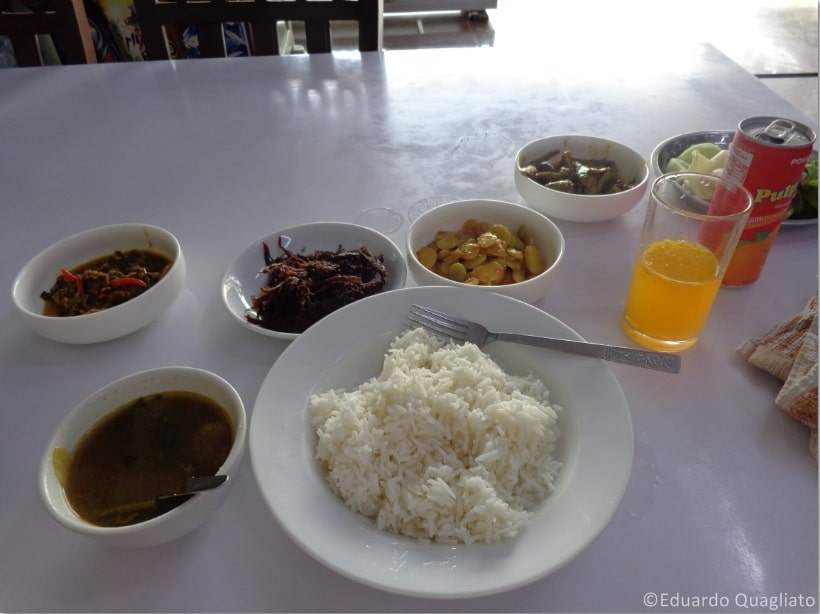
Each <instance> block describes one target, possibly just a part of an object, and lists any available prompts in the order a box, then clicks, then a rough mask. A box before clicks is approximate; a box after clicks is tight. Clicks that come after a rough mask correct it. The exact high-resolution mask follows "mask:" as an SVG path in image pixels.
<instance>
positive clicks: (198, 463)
mask: <svg viewBox="0 0 820 614" xmlns="http://www.w3.org/2000/svg"><path fill="white" fill-rule="evenodd" d="M233 439H234V429H233V425H232V421H231V419H230V417H229V416H228V414H227V413H226V411H225V410H224V409H223V408H222V407H221V406H219V405H218V404H217V403H215V402H214V401H212V400H211V399H209V398H207V397H205V396H202V395H199V394H196V393H193V392H182V391H173V392H162V393H159V394H153V395H147V396H144V397H140V398H138V399H136V400H135V401H132V402H130V403H128V404H126V405H124V406H123V407H121V408H119V409H118V410H116V411H115V412H113V413H112V414H110V415H109V416H106V417H104V418H103V419H101V420H100V421H99V422H98V423H97V424H95V425H94V427H93V428H92V429H91V430H90V431H89V432H88V433H86V434H85V435H84V436H83V437H82V439H81V440H80V441H79V443H78V444H77V446H76V448H75V449H74V451H73V452H72V453H71V455H70V460H69V462H68V467H67V470H66V471H65V483H64V485H63V486H64V488H65V491H66V495H67V497H68V501H69V503H70V504H71V506H72V507H73V508H74V510H75V511H76V512H77V514H79V516H80V517H81V518H83V519H84V520H86V521H88V522H90V523H92V524H95V525H98V526H122V525H128V524H135V523H137V522H142V521H144V520H148V519H149V518H153V517H155V516H159V515H160V514H163V513H165V512H167V511H168V510H170V509H172V508H173V507H176V506H177V505H179V504H180V503H182V502H184V501H185V500H186V499H185V498H180V499H175V500H173V501H170V502H165V503H161V504H157V505H156V506H150V507H149V508H148V509H141V510H133V509H130V507H129V505H130V504H133V503H134V502H137V501H141V500H151V499H154V498H155V497H157V496H160V495H167V494H172V493H175V492H179V491H180V489H181V488H182V487H183V485H184V482H185V478H186V477H188V476H205V475H215V474H216V473H217V471H218V470H219V468H220V467H221V466H222V463H223V462H224V461H225V459H226V458H227V456H228V453H229V452H230V449H231V446H232V445H233ZM57 452H58V451H57V450H55V453H54V455H53V456H54V462H55V466H56V464H57V463H58V462H59V456H60V455H59V454H58V453H57Z"/></svg>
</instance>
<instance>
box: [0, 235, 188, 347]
mask: <svg viewBox="0 0 820 614" xmlns="http://www.w3.org/2000/svg"><path fill="white" fill-rule="evenodd" d="M185 275H186V266H185V259H184V257H183V255H182V249H181V247H180V244H179V241H178V240H177V238H176V237H175V236H174V235H173V234H171V233H170V232H169V231H167V230H165V229H164V228H160V227H158V226H152V225H149V224H115V225H111V226H103V227H100V228H95V229H92V230H87V231H85V232H81V233H79V234H75V235H72V236H70V237H67V238H65V239H63V240H61V241H59V242H57V243H55V244H53V245H51V246H50V247H48V248H47V249H45V250H43V251H42V252H40V253H39V254H37V255H36V256H35V257H34V258H32V259H31V260H30V261H29V262H28V263H27V264H26V265H25V266H24V267H23V268H22V269H21V270H20V272H19V273H18V274H17V277H16V278H15V280H14V283H13V286H12V298H13V301H14V304H15V306H16V307H17V310H18V311H19V313H20V314H21V315H22V317H23V319H24V320H25V321H26V323H27V324H28V325H29V326H30V327H31V328H32V330H34V331H35V332H37V333H38V334H40V335H41V336H43V337H46V338H47V339H51V340H53V341H59V342H63V343H98V342H101V341H109V340H111V339H116V338H118V337H122V336H124V335H128V334H130V333H133V332H135V331H137V330H139V329H141V328H143V327H145V326H147V325H149V324H151V323H152V322H154V321H155V320H157V319H158V318H159V317H160V316H161V315H162V314H163V312H165V310H167V309H168V307H170V306H171V304H172V303H173V302H174V300H176V298H177V296H179V293H180V291H181V290H182V287H183V286H184V284H185Z"/></svg>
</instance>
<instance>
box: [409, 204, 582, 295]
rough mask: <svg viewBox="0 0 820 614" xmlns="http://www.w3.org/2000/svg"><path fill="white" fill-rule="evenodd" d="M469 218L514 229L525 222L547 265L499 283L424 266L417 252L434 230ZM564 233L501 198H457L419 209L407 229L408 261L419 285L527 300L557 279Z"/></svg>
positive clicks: (454, 227) (453, 226)
mask: <svg viewBox="0 0 820 614" xmlns="http://www.w3.org/2000/svg"><path fill="white" fill-rule="evenodd" d="M469 218H473V219H475V220H478V221H480V222H489V223H491V224H503V225H505V226H506V227H507V228H509V229H510V230H512V231H513V232H516V231H517V229H518V227H519V226H521V225H524V226H525V227H526V228H527V231H528V232H529V233H530V234H531V235H532V236H533V237H534V239H535V245H536V247H538V249H539V251H540V252H541V254H542V255H543V256H544V259H545V261H546V263H547V269H546V270H545V271H544V272H543V273H541V274H540V275H536V276H535V277H532V278H530V279H527V280H525V281H521V282H518V283H511V284H505V285H498V286H473V285H469V284H465V283H461V282H457V281H453V280H452V279H448V278H447V277H444V276H443V275H439V274H438V273H435V272H433V271H431V270H430V269H428V268H427V267H425V266H424V265H423V264H422V263H421V261H420V260H419V258H418V256H417V252H418V251H419V250H420V249H421V248H422V247H424V246H425V245H427V244H429V243H430V242H431V241H432V240H433V239H434V238H435V236H436V232H438V231H441V230H445V231H449V230H452V231H455V230H458V229H459V228H461V226H462V224H464V222H465V221H467V220H468V219H469ZM565 247H566V244H565V241H564V236H563V235H562V234H561V231H560V230H559V228H558V226H556V225H555V223H554V222H553V221H552V220H550V219H548V218H547V217H545V216H544V215H542V214H540V213H538V212H537V211H535V210H533V209H531V208H529V207H525V206H524V205H517V204H515V203H508V202H504V201H500V200H458V201H453V202H450V203H444V204H441V205H438V206H436V207H433V208H432V209H429V210H428V211H425V212H424V213H422V214H421V215H420V216H419V217H418V218H416V220H415V221H414V222H413V223H412V224H411V225H410V230H409V231H408V233H407V263H408V266H409V268H410V274H411V275H412V276H413V279H414V280H415V281H416V283H417V284H418V285H420V286H454V287H460V288H467V289H470V290H473V291H475V292H484V293H487V292H494V293H497V294H503V295H505V296H509V297H512V298H515V299H518V300H521V301H524V302H527V303H534V302H535V301H537V300H538V299H540V298H541V297H542V296H544V295H545V294H546V293H547V292H548V291H549V290H550V289H551V288H552V287H553V286H554V285H555V283H556V281H558V275H559V272H560V270H561V266H562V264H563V259H564V251H565Z"/></svg>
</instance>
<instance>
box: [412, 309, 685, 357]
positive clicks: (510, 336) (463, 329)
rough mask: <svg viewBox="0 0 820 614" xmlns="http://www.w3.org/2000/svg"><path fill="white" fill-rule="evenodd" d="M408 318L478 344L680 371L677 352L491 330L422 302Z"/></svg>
mask: <svg viewBox="0 0 820 614" xmlns="http://www.w3.org/2000/svg"><path fill="white" fill-rule="evenodd" d="M407 319H408V320H409V321H410V322H412V323H413V324H416V325H419V326H423V327H424V328H426V329H428V330H429V331H431V332H432V333H433V334H435V335H437V336H438V337H440V338H444V339H447V340H453V341H466V342H469V343H474V344H475V345H477V346H478V347H483V346H485V345H487V344H488V343H492V342H493V341H512V342H514V343H525V344H527V345H534V346H538V347H542V348H547V349H551V350H559V351H561V352H571V353H573V354H583V355H584V356H592V357H594V358H602V359H603V360H609V361H612V362H619V363H623V364H625V365H632V366H635V367H643V368H645V369H654V370H656V371H663V372H664V373H679V372H680V364H681V361H680V356H677V355H675V354H665V353H662V352H651V351H648V350H636V349H632V348H626V347H619V346H615V345H603V344H600V343H587V342H585V341H571V340H569V339H556V338H553V337H538V336H535V335H519V334H516V333H501V332H493V331H489V330H487V329H486V328H484V326H482V325H481V324H479V323H477V322H470V321H468V320H462V319H460V318H457V317H456V316H453V315H450V314H449V313H444V312H443V311H438V310H437V309H431V308H429V307H423V306H422V305H413V306H412V307H411V308H410V315H408V316H407Z"/></svg>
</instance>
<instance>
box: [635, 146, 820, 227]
mask: <svg viewBox="0 0 820 614" xmlns="http://www.w3.org/2000/svg"><path fill="white" fill-rule="evenodd" d="M734 136H735V131H734V130H701V131H698V132H687V133H685V134H678V135H676V136H673V137H670V138H668V139H666V140H665V141H663V142H662V143H660V144H659V145H658V146H657V147H655V149H654V150H653V151H652V156H651V159H650V164H651V166H652V171H653V172H654V173H655V176H659V175H663V174H664V173H674V172H680V171H695V172H701V173H711V174H713V175H718V176H719V175H721V174H722V173H723V166H724V164H726V159H727V158H728V157H729V146H730V145H731V144H732V140H733V139H734ZM817 186H818V183H817V151H814V152H812V154H811V157H810V159H809V161H808V163H807V164H806V168H805V170H804V171H803V176H802V177H801V179H800V183H799V184H798V186H797V195H796V196H795V197H794V200H793V201H792V203H791V206H790V208H789V214H788V216H787V218H786V220H785V221H784V222H783V224H784V225H785V226H802V225H806V224H816V223H817Z"/></svg>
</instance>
